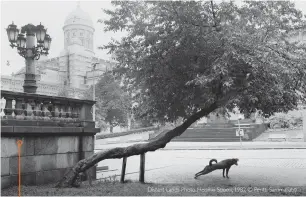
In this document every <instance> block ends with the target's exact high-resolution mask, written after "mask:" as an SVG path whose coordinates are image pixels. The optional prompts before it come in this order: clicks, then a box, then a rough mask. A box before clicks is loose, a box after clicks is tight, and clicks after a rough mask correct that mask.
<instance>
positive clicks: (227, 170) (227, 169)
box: [226, 167, 231, 178]
mask: <svg viewBox="0 0 306 197" xmlns="http://www.w3.org/2000/svg"><path fill="white" fill-rule="evenodd" d="M230 168H231V167H229V168H226V177H227V178H229V177H228V172H229V169H230Z"/></svg>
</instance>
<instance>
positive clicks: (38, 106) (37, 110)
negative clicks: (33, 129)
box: [33, 100, 42, 120]
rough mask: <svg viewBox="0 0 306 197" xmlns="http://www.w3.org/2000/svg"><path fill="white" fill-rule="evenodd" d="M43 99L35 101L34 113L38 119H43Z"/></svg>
mask: <svg viewBox="0 0 306 197" xmlns="http://www.w3.org/2000/svg"><path fill="white" fill-rule="evenodd" d="M41 107H42V106H41V101H39V100H36V101H35V103H34V111H33V114H34V116H35V119H36V120H41V119H42V111H41Z"/></svg>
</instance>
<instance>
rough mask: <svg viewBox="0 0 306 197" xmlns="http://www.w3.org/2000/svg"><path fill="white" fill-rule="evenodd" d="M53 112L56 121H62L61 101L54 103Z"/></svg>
mask: <svg viewBox="0 0 306 197" xmlns="http://www.w3.org/2000/svg"><path fill="white" fill-rule="evenodd" d="M52 103H53V111H54V115H53V116H54V120H57V121H59V120H60V109H59V107H60V102H59V101H53V102H52Z"/></svg>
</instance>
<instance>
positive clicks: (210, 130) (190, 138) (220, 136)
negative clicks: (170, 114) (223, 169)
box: [172, 123, 240, 142]
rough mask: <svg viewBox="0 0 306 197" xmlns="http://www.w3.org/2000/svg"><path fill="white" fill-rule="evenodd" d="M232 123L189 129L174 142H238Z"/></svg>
mask: <svg viewBox="0 0 306 197" xmlns="http://www.w3.org/2000/svg"><path fill="white" fill-rule="evenodd" d="M234 127H235V126H234V124H231V123H215V124H206V125H205V126H204V125H200V127H196V128H189V129H187V130H186V131H185V132H184V133H183V134H182V135H181V136H178V137H176V138H174V139H173V140H172V141H185V142H186V141H187V142H237V141H239V140H240V139H239V137H237V136H236V128H234Z"/></svg>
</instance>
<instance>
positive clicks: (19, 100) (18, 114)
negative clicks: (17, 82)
mask: <svg viewBox="0 0 306 197" xmlns="http://www.w3.org/2000/svg"><path fill="white" fill-rule="evenodd" d="M23 104H24V99H23V98H16V105H15V110H14V112H15V114H16V119H17V120H24V113H23V107H22V105H23Z"/></svg>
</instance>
